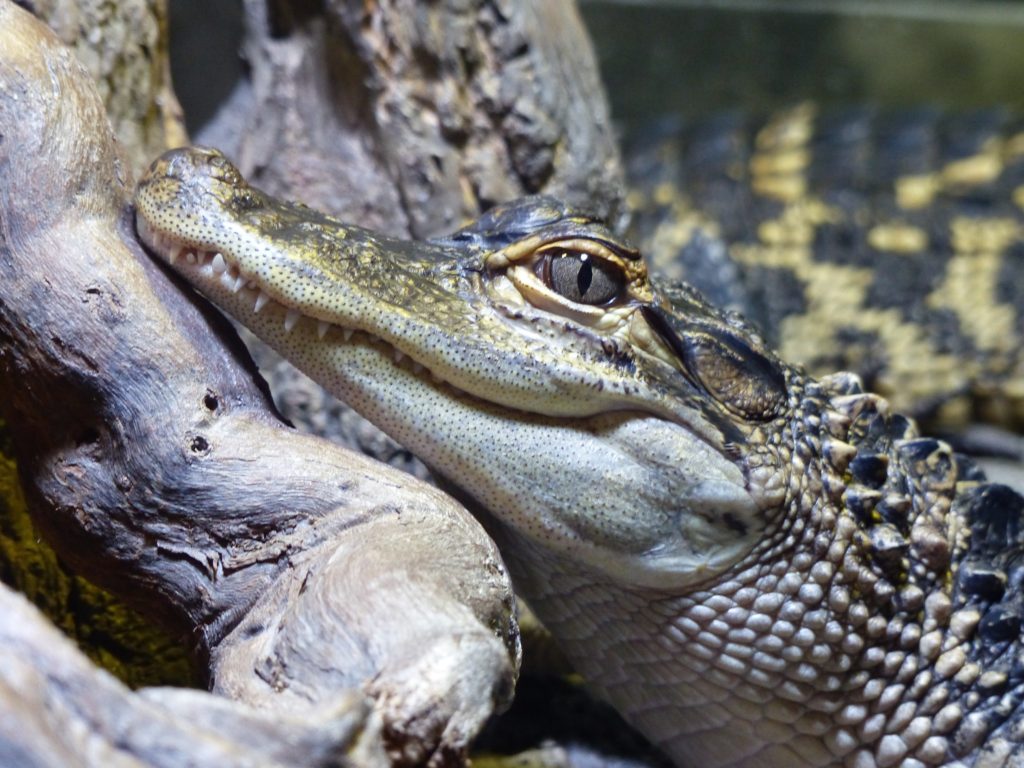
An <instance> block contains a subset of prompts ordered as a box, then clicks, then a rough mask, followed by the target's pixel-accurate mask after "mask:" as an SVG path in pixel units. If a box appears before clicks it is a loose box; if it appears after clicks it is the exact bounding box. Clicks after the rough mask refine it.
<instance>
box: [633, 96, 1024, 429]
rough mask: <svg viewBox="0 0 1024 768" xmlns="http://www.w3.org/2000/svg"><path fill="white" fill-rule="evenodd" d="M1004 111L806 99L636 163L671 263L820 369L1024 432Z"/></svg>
mask: <svg viewBox="0 0 1024 768" xmlns="http://www.w3.org/2000/svg"><path fill="white" fill-rule="evenodd" d="M1022 127H1024V126H1022V125H1021V124H1019V123H1018V122H1016V121H1015V120H1014V119H1013V118H1012V117H1011V116H1010V115H1009V114H1008V113H1007V112H1005V111H1002V110H988V111H977V112H972V113H968V114H956V115H947V114H944V113H942V112H940V111H938V110H933V109H921V110H917V111H912V112H902V113H895V114H885V113H881V112H879V111H877V110H873V109H852V110H845V111H842V112H839V113H834V114H821V113H819V111H818V110H817V109H816V108H814V107H813V106H811V105H806V104H805V105H800V106H797V107H795V108H792V109H790V110H787V111H785V112H783V113H780V114H778V115H776V116H774V117H772V118H771V119H770V120H768V121H767V122H760V123H758V122H756V121H754V120H752V119H750V118H749V117H747V116H745V115H741V114H727V115H720V116H717V117H715V118H711V119H708V120H704V121H700V122H692V123H674V124H671V125H664V126H661V127H660V128H659V129H657V130H655V131H652V132H651V134H650V135H648V136H647V137H645V138H643V139H642V140H641V141H640V142H639V146H637V147H636V148H635V149H634V151H633V152H632V153H631V162H630V172H631V175H632V178H633V179H635V180H637V183H638V185H637V186H636V187H635V188H634V189H633V191H632V193H631V203H632V207H633V208H634V210H635V211H636V213H635V215H634V222H633V224H634V232H633V234H634V236H635V237H636V239H637V240H639V241H640V242H641V243H643V244H644V247H645V250H646V252H647V253H648V254H649V256H650V259H651V263H652V265H653V266H654V267H655V269H656V270H658V271H660V272H662V273H664V274H666V275H668V276H670V277H673V278H681V279H685V280H686V281H688V282H690V283H692V284H694V285H696V286H697V287H698V288H699V289H700V290H701V291H702V292H703V293H704V294H705V295H706V296H708V297H709V298H710V299H711V301H712V302H713V303H717V304H719V305H722V306H728V307H731V308H734V309H737V310H739V311H740V312H742V313H743V314H744V315H746V316H747V317H748V318H750V319H751V320H753V321H754V322H755V323H756V324H758V325H760V326H761V328H762V329H763V331H764V332H765V334H766V336H767V337H768V339H769V340H770V341H771V343H773V344H774V345H775V346H776V347H777V348H778V349H779V350H780V351H781V353H782V356H783V357H784V358H786V359H788V360H790V361H793V362H800V363H802V364H804V365H806V366H807V367H808V368H809V369H810V371H811V372H812V373H815V374H824V373H827V372H830V371H834V370H841V369H848V370H854V371H856V372H858V373H859V374H860V375H861V376H862V377H863V378H864V380H865V382H866V384H867V386H868V388H869V389H872V390H875V391H878V392H880V393H881V394H883V395H885V397H887V398H888V399H889V400H891V401H892V402H893V404H894V405H895V406H896V407H897V408H898V409H900V410H902V411H905V412H908V413H910V414H911V415H913V416H915V417H917V418H919V419H924V420H925V421H926V422H927V425H928V426H929V427H935V426H938V427H942V428H958V427H960V426H963V425H964V424H966V423H969V422H971V421H976V420H982V421H988V422H992V423H998V424H1001V425H1002V426H1004V427H1010V428H1013V429H1016V430H1020V429H1021V428H1022V427H1024V351H1022V350H1024V342H1022V339H1024V211H1022V206H1024V133H1021V132H1019V131H1020V130H1021V129H1022Z"/></svg>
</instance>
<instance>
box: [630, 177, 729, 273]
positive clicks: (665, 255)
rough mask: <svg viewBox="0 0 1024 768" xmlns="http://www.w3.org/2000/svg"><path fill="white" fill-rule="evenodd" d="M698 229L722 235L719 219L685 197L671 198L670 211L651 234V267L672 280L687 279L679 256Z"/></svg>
mask: <svg viewBox="0 0 1024 768" xmlns="http://www.w3.org/2000/svg"><path fill="white" fill-rule="evenodd" d="M697 232H703V233H705V234H706V235H707V236H708V237H712V238H719V237H720V236H721V230H720V228H719V225H718V222H717V221H715V220H714V219H712V218H711V217H709V216H708V215H707V214H704V213H702V212H700V211H698V210H696V209H694V208H692V207H691V206H690V205H689V203H687V201H686V200H685V199H684V198H682V197H677V199H676V200H674V201H673V202H672V212H671V214H670V215H668V216H663V217H661V218H660V220H659V221H658V225H657V228H656V229H655V230H654V233H653V234H652V235H651V237H650V240H649V245H648V248H647V251H648V258H649V259H650V262H651V268H652V271H654V272H658V273H659V274H661V275H664V276H666V277H669V278H671V279H673V280H686V279H688V277H687V275H686V274H685V273H684V272H683V270H682V269H681V265H680V263H679V259H678V258H676V257H677V256H678V254H679V252H680V251H682V249H683V248H685V247H686V246H687V245H689V243H690V241H691V240H693V237H694V235H696V234H697Z"/></svg>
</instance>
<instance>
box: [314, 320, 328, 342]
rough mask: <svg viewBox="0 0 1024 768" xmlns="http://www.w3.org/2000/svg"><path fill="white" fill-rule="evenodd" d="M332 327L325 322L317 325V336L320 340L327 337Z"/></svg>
mask: <svg viewBox="0 0 1024 768" xmlns="http://www.w3.org/2000/svg"><path fill="white" fill-rule="evenodd" d="M330 327H331V324H330V323H325V322H324V321H323V320H318V321H317V323H316V335H317V337H318V338H321V339H322V338H323V337H324V336H326V335H327V329H328V328H330Z"/></svg>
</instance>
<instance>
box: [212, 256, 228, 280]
mask: <svg viewBox="0 0 1024 768" xmlns="http://www.w3.org/2000/svg"><path fill="white" fill-rule="evenodd" d="M227 269H228V263H227V262H226V261H224V256H223V255H222V254H219V253H215V254H213V271H214V272H216V273H217V274H218V275H219V274H221V273H223V272H226V271H227Z"/></svg>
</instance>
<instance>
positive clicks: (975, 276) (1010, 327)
mask: <svg viewBox="0 0 1024 768" xmlns="http://www.w3.org/2000/svg"><path fill="white" fill-rule="evenodd" d="M950 230H951V233H952V242H953V250H954V255H953V258H952V259H951V260H950V262H949V264H948V265H947V266H946V275H945V279H944V280H943V281H942V283H941V284H940V285H939V286H938V287H937V288H936V289H935V290H934V291H932V292H931V293H930V294H929V295H928V296H927V297H926V298H925V304H926V305H927V306H929V307H933V308H936V309H950V310H952V311H953V312H955V313H956V315H957V318H958V319H959V321H960V324H961V326H962V327H963V330H964V331H965V332H966V333H968V334H969V335H970V336H971V338H972V339H973V340H974V343H975V344H976V345H977V347H978V348H979V349H981V350H984V351H986V352H1003V353H1006V352H1011V351H1012V350H1013V349H1014V348H1015V346H1016V344H1017V340H1016V332H1015V328H1014V321H1015V319H1016V310H1015V309H1014V308H1013V307H1011V306H1010V305H1008V304H995V303H990V302H985V301H979V300H978V298H979V297H981V296H990V297H994V296H995V295H996V291H997V288H998V282H999V272H1000V269H1001V268H1002V264H1003V252H1004V251H1005V250H1006V248H1007V247H1008V246H1009V245H1010V244H1012V243H1013V242H1015V241H1017V240H1019V239H1020V238H1021V235H1022V231H1021V227H1020V226H1019V225H1018V224H1017V222H1016V221H1014V220H1013V219H968V218H965V217H957V218H955V219H953V221H952V222H951V224H950Z"/></svg>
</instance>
